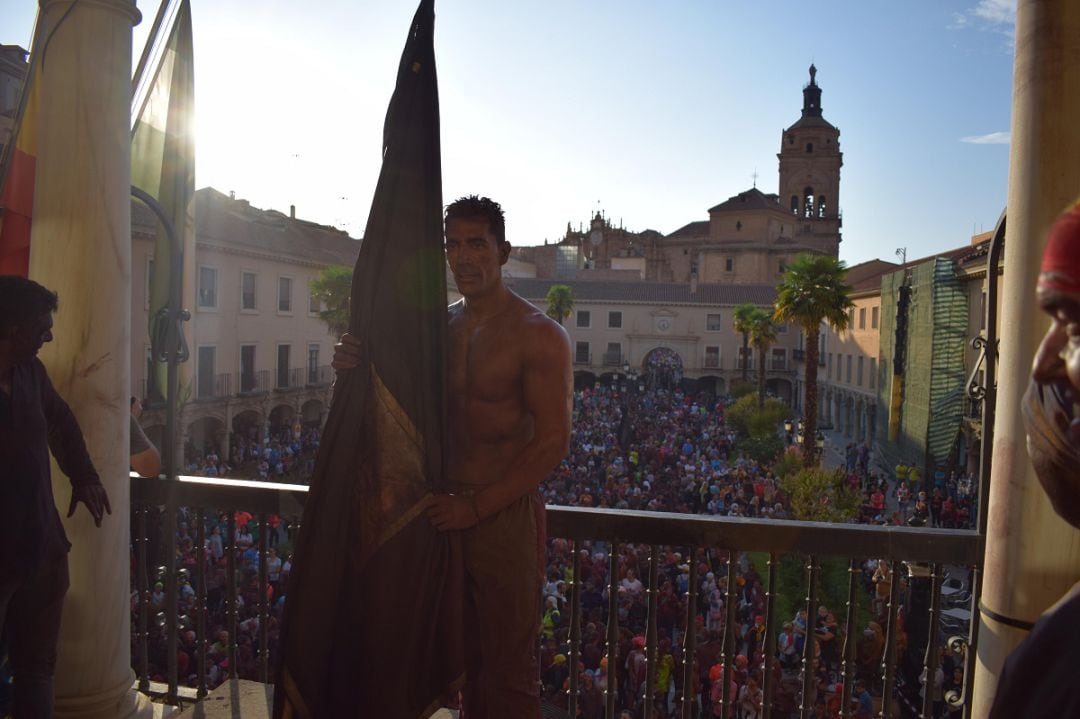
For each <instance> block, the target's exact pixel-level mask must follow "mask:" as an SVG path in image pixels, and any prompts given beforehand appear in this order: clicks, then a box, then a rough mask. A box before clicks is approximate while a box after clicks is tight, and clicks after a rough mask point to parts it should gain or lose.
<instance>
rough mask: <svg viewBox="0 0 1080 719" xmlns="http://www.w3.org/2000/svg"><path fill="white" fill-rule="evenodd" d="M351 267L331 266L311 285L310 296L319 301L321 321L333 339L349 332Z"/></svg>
mask: <svg viewBox="0 0 1080 719" xmlns="http://www.w3.org/2000/svg"><path fill="white" fill-rule="evenodd" d="M352 277H353V271H352V268H351V267H343V266H340V265H332V266H330V267H327V268H326V269H325V270H323V271H322V272H320V273H319V276H318V277H316V278H315V280H314V281H313V282H312V283H311V294H312V296H313V297H315V299H317V300H318V301H319V304H320V305H321V307H322V309H320V310H319V319H321V320H322V321H323V322H324V323H325V324H326V326H327V328H328V329H329V330H330V334H332V335H333V336H334V337H340V336H341V335H343V334H345V333H346V332H348V331H349V301H350V298H351V297H352Z"/></svg>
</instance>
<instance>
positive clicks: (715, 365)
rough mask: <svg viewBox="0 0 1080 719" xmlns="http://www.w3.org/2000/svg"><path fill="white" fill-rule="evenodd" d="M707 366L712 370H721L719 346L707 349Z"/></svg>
mask: <svg viewBox="0 0 1080 719" xmlns="http://www.w3.org/2000/svg"><path fill="white" fill-rule="evenodd" d="M705 366H706V367H709V368H711V369H720V347H719V345H716V346H713V347H706V348H705Z"/></svg>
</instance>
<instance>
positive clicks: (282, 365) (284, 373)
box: [276, 345, 289, 389]
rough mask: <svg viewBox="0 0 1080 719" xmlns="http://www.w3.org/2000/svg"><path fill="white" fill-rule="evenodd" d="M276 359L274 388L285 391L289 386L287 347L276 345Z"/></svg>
mask: <svg viewBox="0 0 1080 719" xmlns="http://www.w3.org/2000/svg"><path fill="white" fill-rule="evenodd" d="M277 358H278V360H277V385H276V386H277V387H278V388H279V389H285V388H287V387H288V386H289V345H278V348H277Z"/></svg>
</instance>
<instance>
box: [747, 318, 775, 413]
mask: <svg viewBox="0 0 1080 719" xmlns="http://www.w3.org/2000/svg"><path fill="white" fill-rule="evenodd" d="M750 344H752V345H753V346H754V351H755V352H757V353H758V409H765V359H766V355H767V354H768V353H769V348H770V347H772V346H773V345H774V344H776V324H775V323H774V322H773V319H772V315H771V314H769V313H768V312H766V311H765V310H759V309H756V308H755V309H754V312H753V314H752V315H751V316H750Z"/></svg>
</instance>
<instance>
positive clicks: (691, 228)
mask: <svg viewBox="0 0 1080 719" xmlns="http://www.w3.org/2000/svg"><path fill="white" fill-rule="evenodd" d="M708 234H709V221H708V220H700V221H698V222H691V223H690V224H688V225H683V226H682V227H680V228H679V229H677V230H675V231H674V232H672V233H671V234H670V235H668V236H667V237H666V238H665V239H668V240H681V239H683V238H684V237H688V238H689V237H702V236H705V235H708Z"/></svg>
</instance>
